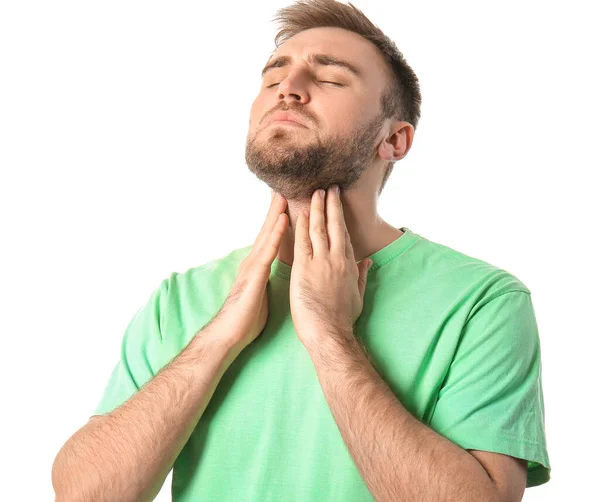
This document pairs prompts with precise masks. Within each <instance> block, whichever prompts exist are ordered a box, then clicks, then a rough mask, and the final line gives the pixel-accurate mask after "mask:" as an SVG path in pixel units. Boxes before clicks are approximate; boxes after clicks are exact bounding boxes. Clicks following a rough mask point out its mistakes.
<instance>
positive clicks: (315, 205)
mask: <svg viewBox="0 0 600 502" xmlns="http://www.w3.org/2000/svg"><path fill="white" fill-rule="evenodd" d="M309 229H310V240H311V241H312V249H313V256H325V255H326V254H328V253H329V242H328V240H327V228H326V227H325V197H323V196H321V189H319V190H315V192H314V193H313V195H312V200H311V202H310V217H309Z"/></svg>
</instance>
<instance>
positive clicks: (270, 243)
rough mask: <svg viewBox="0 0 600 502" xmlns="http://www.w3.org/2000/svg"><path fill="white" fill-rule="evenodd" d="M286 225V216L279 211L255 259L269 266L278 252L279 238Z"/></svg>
mask: <svg viewBox="0 0 600 502" xmlns="http://www.w3.org/2000/svg"><path fill="white" fill-rule="evenodd" d="M287 225H288V216H287V214H285V213H280V214H279V215H278V217H277V221H276V222H275V225H274V226H273V230H272V232H271V234H270V235H269V236H268V238H267V241H266V243H265V245H264V246H262V247H261V252H260V253H259V254H258V255H257V261H258V262H259V263H261V264H263V265H265V266H266V267H269V268H270V267H271V264H272V263H273V260H274V259H275V257H276V256H277V253H278V252H279V245H280V244H281V238H282V237H283V234H284V233H285V231H286V229H287Z"/></svg>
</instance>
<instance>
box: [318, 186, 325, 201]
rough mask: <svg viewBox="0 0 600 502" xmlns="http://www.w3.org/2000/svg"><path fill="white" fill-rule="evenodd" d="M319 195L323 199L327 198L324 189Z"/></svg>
mask: <svg viewBox="0 0 600 502" xmlns="http://www.w3.org/2000/svg"><path fill="white" fill-rule="evenodd" d="M319 195H320V196H321V199H324V198H325V190H323V189H322V188H321V189H320V190H319Z"/></svg>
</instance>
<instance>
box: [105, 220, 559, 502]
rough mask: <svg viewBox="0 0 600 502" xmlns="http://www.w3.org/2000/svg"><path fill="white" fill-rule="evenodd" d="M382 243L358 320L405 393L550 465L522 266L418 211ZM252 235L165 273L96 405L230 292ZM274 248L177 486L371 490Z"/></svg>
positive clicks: (404, 399) (175, 490) (142, 375)
mask: <svg viewBox="0 0 600 502" xmlns="http://www.w3.org/2000/svg"><path fill="white" fill-rule="evenodd" d="M402 230H403V231H404V233H403V234H402V235H401V236H400V237H399V238H398V239H396V240H395V241H394V242H392V243H390V244H389V245H387V246H385V247H384V248H382V249H380V250H379V251H377V252H376V253H374V254H373V255H371V258H372V260H373V266H372V267H371V269H370V270H369V273H368V280H367V287H366V291H365V296H364V307H363V311H362V314H361V316H360V317H359V318H358V320H357V321H356V324H355V334H356V336H357V337H359V338H360V339H361V342H362V344H363V345H364V347H365V348H366V349H367V351H368V352H369V354H370V359H371V360H372V363H373V364H374V366H375V367H376V369H377V370H378V372H379V374H380V375H381V376H382V378H383V379H384V380H385V381H386V383H387V384H388V385H389V387H390V388H391V390H392V391H393V392H394V394H395V395H396V396H397V397H398V399H399V400H400V402H401V403H402V404H403V405H404V406H405V407H406V408H407V409H408V410H409V411H410V412H411V413H412V414H413V415H414V416H415V417H417V418H418V419H419V420H421V421H422V422H423V423H424V424H425V425H427V426H428V427H430V428H432V429H433V430H435V431H436V432H438V433H439V434H441V435H443V436H445V437H446V438H448V439H449V440H451V441H453V442H454V443H456V444H457V445H459V446H460V447H462V448H464V449H477V450H487V451H492V452H498V453H503V454H506V455H511V456H513V457H517V458H522V459H527V460H528V461H529V463H528V474H527V486H528V487H530V486H536V485H539V484H542V483H545V482H547V481H548V480H549V479H550V463H549V460H548V453H547V448H546V437H545V429H544V399H543V394H542V372H541V353H540V341H539V335H538V329H537V324H536V319H535V314H534V310H533V305H532V302H531V292H530V291H529V290H528V289H527V287H526V286H525V285H524V284H523V283H522V282H521V281H519V280H518V279H517V278H515V277H514V276H513V275H511V274H510V273H509V272H507V271H505V270H502V269H499V268H497V267H494V266H492V265H490V264H488V263H486V262H484V261H482V260H479V259H476V258H473V257H470V256H467V255H465V254H462V253H460V252H458V251H456V250H453V249H451V248H449V247H447V246H443V245H441V244H438V243H435V242H433V241H430V240H428V239H426V238H424V237H422V236H420V235H418V234H416V233H414V232H412V231H411V230H410V229H408V228H406V227H402ZM251 248H252V246H247V247H244V248H240V249H236V250H234V251H232V252H231V253H229V254H228V255H226V256H224V257H221V258H218V259H215V260H212V261H210V262H208V263H205V264H204V265H201V266H198V267H195V268H191V269H189V270H188V271H186V272H184V273H177V272H174V273H172V274H171V276H170V277H169V278H167V279H164V280H163V281H162V282H161V284H160V286H159V287H158V288H157V289H156V290H155V291H154V292H153V293H152V295H151V296H150V298H149V300H148V301H147V303H146V304H145V305H144V306H143V307H141V308H140V310H138V312H137V313H136V314H135V316H134V317H133V319H132V320H131V321H130V323H129V325H128V326H127V328H126V330H125V333H124V337H123V341H122V346H121V352H120V360H119V361H118V363H117V364H116V366H115V368H114V370H113V372H112V374H111V376H110V380H109V381H108V384H107V386H106V390H105V393H104V396H103V397H102V399H101V401H100V403H99V405H98V407H97V409H96V412H95V413H96V414H103V413H107V412H109V411H111V410H113V409H115V408H116V407H118V406H120V405H121V404H122V403H124V402H125V401H126V400H127V399H129V398H130V397H131V396H132V395H133V394H134V393H135V392H137V391H138V390H139V389H140V388H141V387H142V386H143V385H144V384H145V383H146V382H148V381H149V380H150V379H152V378H153V377H154V376H155V375H156V374H157V373H158V371H159V370H160V369H161V368H162V367H163V366H165V365H166V364H168V363H169V362H170V361H171V360H172V359H173V358H174V357H176V356H177V355H178V354H179V353H180V352H181V351H182V350H183V349H184V348H185V347H186V345H187V344H188V343H189V342H190V340H191V338H192V337H193V336H194V334H195V333H197V332H198V330H199V329H200V328H201V327H202V326H204V325H205V324H206V323H208V321H209V320H210V319H211V318H212V316H213V315H214V314H215V313H216V312H217V311H218V310H219V309H220V307H221V305H222V304H223V302H224V301H225V299H226V297H227V295H228V293H229V290H230V288H231V286H232V284H233V281H234V279H235V276H236V274H237V268H238V265H239V263H240V261H241V260H242V259H243V258H244V257H245V256H246V255H247V254H248V253H249V251H250V250H251ZM290 272H291V267H290V266H289V265H286V264H285V263H283V262H281V261H280V260H278V259H277V258H276V259H275V261H274V262H273V265H272V267H271V275H270V278H269V282H268V285H267V291H268V298H269V318H268V321H267V324H266V326H265V329H264V331H263V332H262V333H261V334H260V335H259V336H258V338H256V340H254V341H253V342H252V343H251V344H250V345H248V346H247V347H246V348H245V349H244V350H243V351H242V352H241V353H240V355H239V356H238V357H237V359H236V360H235V361H234V362H233V363H232V365H231V366H230V367H229V368H228V370H227V371H226V372H225V374H224V376H223V378H222V379H221V381H220V383H219V384H218V386H217V389H216V391H215V393H214V395H213V397H212V399H211V401H210V402H209V404H208V406H207V408H206V410H205V412H204V414H203V415H202V417H201V418H200V421H199V422H198V425H197V426H196V428H195V430H194V431H193V433H192V435H191V437H190V439H189V441H188V442H187V443H186V445H185V447H184V448H183V450H182V451H181V453H180V455H179V456H178V458H177V460H176V462H175V464H174V467H173V480H172V487H171V492H172V498H173V500H174V501H175V502H184V501H196V500H211V501H212V500H214V501H220V502H225V501H236V502H239V501H260V502H267V501H282V500H290V501H291V500H298V501H307V500H311V501H338V500H343V501H345V502H352V501H365V500H373V497H372V495H371V494H370V492H369V490H368V489H367V486H366V484H365V483H364V481H363V479H362V477H361V476H360V473H359V471H358V469H357V467H356V465H355V464H354V462H353V460H352V457H351V455H350V453H349V451H348V449H347V447H346V445H345V443H344V441H343V439H342V436H341V434H340V432H339V429H338V428H337V424H336V422H335V420H334V418H333V415H332V414H331V411H330V409H329V407H328V405H327V402H326V400H325V397H324V395H323V392H322V389H321V386H320V383H319V380H318V378H317V375H316V371H315V368H314V365H313V363H312V360H311V358H310V356H309V354H308V352H307V350H306V349H305V347H304V346H303V345H302V343H301V342H300V340H299V339H298V336H297V335H296V332H295V331H294V326H293V323H292V319H291V315H290V305H289V284H290V282H289V281H290Z"/></svg>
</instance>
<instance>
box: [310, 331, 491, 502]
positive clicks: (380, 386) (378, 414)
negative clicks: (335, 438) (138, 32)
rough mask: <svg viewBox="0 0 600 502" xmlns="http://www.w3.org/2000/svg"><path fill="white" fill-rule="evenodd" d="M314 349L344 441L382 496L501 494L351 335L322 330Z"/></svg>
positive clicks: (471, 498) (432, 497) (394, 498)
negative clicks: (414, 411)
mask: <svg viewBox="0 0 600 502" xmlns="http://www.w3.org/2000/svg"><path fill="white" fill-rule="evenodd" d="M309 353H310V354H311V357H312V359H313V362H314V365H315V368H316V370H317V374H318V377H319V381H320V383H321V386H322V388H323V392H324V395H325V398H326V400H327V402H328V404H329V407H330V409H331V411H332V415H333V417H334V419H335V421H336V423H337V425H338V428H339V430H340V433H341V435H342V437H343V439H344V442H345V443H346V445H347V446H348V450H349V452H350V454H351V455H352V458H353V460H354V462H355V464H356V466H357V468H358V469H359V471H360V473H361V476H362V477H363V479H364V481H365V483H366V484H367V487H368V488H369V490H370V492H371V493H372V495H373V496H374V498H375V499H376V500H377V501H378V502H383V501H398V500H405V501H409V500H411V501H412V500H419V501H447V500H452V501H482V500H485V501H486V502H492V501H496V500H499V492H498V490H497V488H496V486H495V485H494V483H493V482H492V480H491V479H490V477H489V476H488V475H487V473H486V471H485V470H484V468H483V467H482V465H481V464H480V463H479V462H478V461H477V459H475V458H474V457H473V456H472V455H471V454H470V453H468V452H467V451H466V450H464V449H463V448H461V447H459V446H458V445H456V444H455V443H453V442H452V441H450V440H448V439H447V438H445V437H443V436H442V435H440V434H438V433H437V432H435V431H434V430H432V429H430V428H429V427H427V426H426V425H424V424H423V423H422V422H420V421H419V420H417V419H416V418H415V417H414V416H413V415H411V414H410V412H409V411H408V410H406V408H405V407H404V406H403V405H402V404H401V402H400V401H399V400H398V399H397V397H396V396H395V395H394V393H393V392H392V391H391V390H390V389H389V387H388V386H387V385H386V383H385V382H384V381H383V380H382V379H381V377H380V376H379V374H378V373H377V372H376V370H375V369H374V368H373V366H372V365H371V363H370V361H369V360H368V357H367V355H366V354H365V352H364V350H363V349H362V347H361V346H360V344H359V342H358V341H357V340H356V339H355V338H354V336H353V335H348V334H346V335H344V336H342V337H331V336H327V337H323V338H322V340H321V343H319V344H318V345H315V346H314V347H313V348H312V349H311V348H309Z"/></svg>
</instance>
